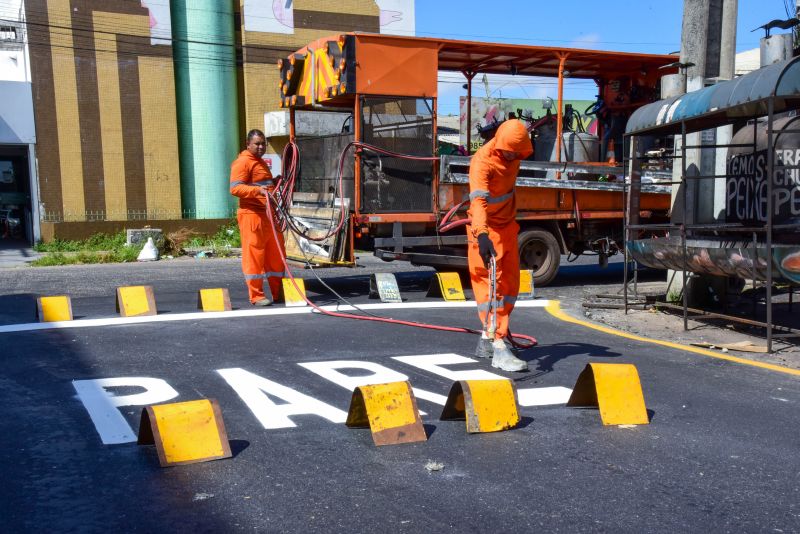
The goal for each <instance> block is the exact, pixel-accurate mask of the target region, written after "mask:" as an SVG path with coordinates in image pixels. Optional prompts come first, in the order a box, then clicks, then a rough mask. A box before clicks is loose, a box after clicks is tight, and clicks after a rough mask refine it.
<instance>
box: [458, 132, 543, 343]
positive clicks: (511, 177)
mask: <svg viewBox="0 0 800 534" xmlns="http://www.w3.org/2000/svg"><path fill="white" fill-rule="evenodd" d="M501 150H506V151H508V152H516V153H517V156H518V159H515V160H513V161H508V160H506V159H505V158H504V157H503V155H502V152H501ZM532 153H533V146H532V145H531V139H530V136H529V134H528V130H527V129H526V128H525V125H524V124H522V122H520V121H518V120H516V119H512V120H508V121H506V122H504V123H503V124H501V125H500V127H499V128H498V129H497V134H496V135H495V137H494V139H492V140H491V141H489V142H488V143H486V144H485V145H484V146H482V147H481V148H480V149H479V150H478V151H477V152H476V153H475V155H474V156H473V157H472V160H471V161H470V167H469V191H470V195H469V196H470V208H469V216H470V218H471V219H472V224H471V225H470V226H467V236H468V238H469V247H468V251H467V260H468V262H469V275H470V281H471V282H472V291H473V293H474V295H475V301H476V302H477V304H478V316H479V317H480V320H481V323H482V324H483V325H484V328H485V327H486V325H487V319H488V317H489V313H488V312H489V309H490V306H489V283H490V282H489V271H488V270H487V268H486V266H485V265H484V263H483V259H482V258H481V256H480V254H479V251H478V239H477V238H478V236H479V235H480V234H489V239H491V240H492V244H493V245H494V248H495V252H496V253H497V255H496V256H495V261H496V263H497V299H498V302H497V325H496V331H495V339H502V338H504V337H506V336H507V335H508V318H509V315H510V314H511V310H513V309H514V303H515V302H516V300H517V294H518V293H519V251H518V249H517V234H518V233H519V225H518V224H517V222H516V215H517V206H516V199H515V198H514V185H515V183H516V181H517V173H518V171H519V163H520V160H522V159H525V158H527V157H528V156H530V155H531V154H532Z"/></svg>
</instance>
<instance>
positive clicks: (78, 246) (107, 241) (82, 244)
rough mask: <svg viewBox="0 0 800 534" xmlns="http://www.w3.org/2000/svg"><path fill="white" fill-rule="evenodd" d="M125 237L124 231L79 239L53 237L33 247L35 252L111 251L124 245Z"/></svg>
mask: <svg viewBox="0 0 800 534" xmlns="http://www.w3.org/2000/svg"><path fill="white" fill-rule="evenodd" d="M126 239H127V237H126V235H125V232H124V231H122V232H117V233H116V234H102V233H101V234H94V235H93V236H91V237H89V238H88V239H83V240H80V241H69V240H61V239H54V240H53V241H51V242H49V243H37V244H36V245H35V246H34V247H33V248H34V250H36V251H37V252H80V251H86V250H93V251H111V250H117V249H119V248H120V247H124V246H125V241H126Z"/></svg>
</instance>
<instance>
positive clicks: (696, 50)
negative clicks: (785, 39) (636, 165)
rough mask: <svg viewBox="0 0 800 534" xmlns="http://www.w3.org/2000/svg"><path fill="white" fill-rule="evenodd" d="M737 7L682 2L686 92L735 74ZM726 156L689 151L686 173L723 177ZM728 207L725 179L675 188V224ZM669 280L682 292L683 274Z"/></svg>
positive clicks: (718, 1)
mask: <svg viewBox="0 0 800 534" xmlns="http://www.w3.org/2000/svg"><path fill="white" fill-rule="evenodd" d="M798 1H800V0H798ZM737 10H738V0H685V1H684V3H683V25H682V30H681V56H680V61H681V63H692V64H693V66H691V67H689V68H688V69H687V71H686V92H691V91H697V90H700V89H703V88H704V87H706V86H707V85H711V84H713V83H716V82H717V81H722V80H729V79H732V78H733V74H734V61H735V57H736V16H737ZM731 136H732V132H731V129H730V127H726V128H719V129H717V130H711V131H705V132H702V133H692V134H688V135H687V136H686V144H687V146H700V145H702V144H707V145H714V144H725V143H729V142H730V139H731ZM675 151H676V154H678V153H681V152H684V149H683V147H682V146H681V138H680V136H676V139H675ZM726 154H727V149H724V148H723V149H714V148H692V149H686V150H685V159H686V174H687V176H700V175H702V176H708V175H717V176H719V175H724V174H725V159H726ZM672 172H673V181H674V182H677V181H679V180H680V176H681V172H682V168H681V166H679V165H677V161H676V165H675V166H674V167H673V171H672ZM684 188H686V189H685V190H684ZM684 204H685V205H684ZM724 206H725V179H724V178H718V179H704V178H701V179H697V180H683V181H682V183H681V184H679V185H676V186H673V188H672V214H673V215H672V217H673V222H674V221H684V222H685V223H686V224H695V223H700V222H702V223H706V222H713V221H715V220H717V219H718V218H719V217H720V216H721V215H722V214H723V213H724ZM668 279H669V280H670V281H671V283H670V287H669V288H668V291H671V292H675V293H677V292H679V291H680V288H681V287H682V285H683V280H682V273H681V272H670V273H669V277H668Z"/></svg>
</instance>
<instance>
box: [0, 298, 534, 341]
mask: <svg viewBox="0 0 800 534" xmlns="http://www.w3.org/2000/svg"><path fill="white" fill-rule="evenodd" d="M549 303H550V301H549V300H522V301H517V303H516V304H515V305H514V307H516V308H544V307H546V306H547V305H548V304H549ZM320 307H321V308H322V309H323V310H328V311H338V312H354V311H355V312H357V311H358V310H357V309H356V308H354V307H353V306H339V305H332V306H320ZM438 308H475V302H474V301H462V302H445V301H437V302H404V303H402V304H392V303H378V304H362V305H359V306H358V309H361V310H370V311H372V310H420V309H438ZM308 313H319V312H317V311H316V310H314V309H313V308H310V307H305V308H279V307H275V308H267V309H259V310H234V311H225V312H193V313H176V314H163V315H149V316H144V317H107V318H103V319H77V320H75V321H54V322H51V323H22V324H8V325H2V326H0V334H5V333H12V332H30V331H34V330H60V329H64V328H89V327H95V326H120V325H130V324H145V323H168V322H175V321H200V320H204V319H233V318H236V317H260V316H272V315H301V314H308Z"/></svg>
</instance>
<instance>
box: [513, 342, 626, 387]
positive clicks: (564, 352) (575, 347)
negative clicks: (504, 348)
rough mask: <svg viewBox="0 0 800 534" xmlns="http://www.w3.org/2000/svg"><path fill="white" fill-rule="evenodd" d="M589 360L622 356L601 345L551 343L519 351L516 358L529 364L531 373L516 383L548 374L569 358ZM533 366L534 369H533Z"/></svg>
mask: <svg viewBox="0 0 800 534" xmlns="http://www.w3.org/2000/svg"><path fill="white" fill-rule="evenodd" d="M586 355H588V356H589V357H591V358H617V357H619V356H622V354H621V353H619V352H614V351H610V350H609V349H608V347H604V346H602V345H592V344H589V343H553V344H549V345H538V346H536V347H533V348H530V349H526V350H523V351H520V352H519V353H518V354H517V356H518V357H519V358H521V359H523V360H525V361H527V362H528V363H529V364H530V367H531V371H530V372H529V373H528V374H527V375H526V376H524V377H522V378H519V379H517V380H516V382H525V381H527V380H531V379H534V378H538V377H540V376H542V375H545V374H547V373H550V372H552V371H553V369H554V368H555V365H556V363H558V362H560V361H561V360H563V359H565V358H569V357H570V356H586ZM533 365H535V368H533Z"/></svg>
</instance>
